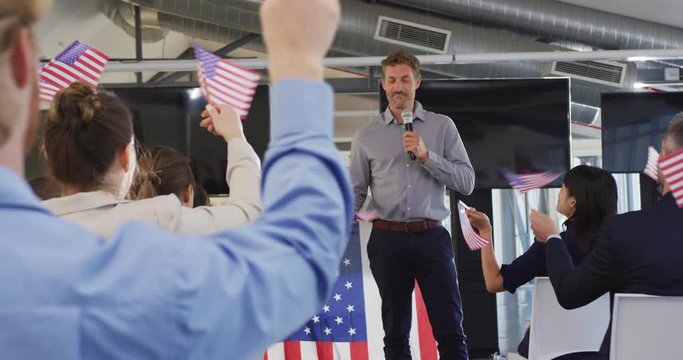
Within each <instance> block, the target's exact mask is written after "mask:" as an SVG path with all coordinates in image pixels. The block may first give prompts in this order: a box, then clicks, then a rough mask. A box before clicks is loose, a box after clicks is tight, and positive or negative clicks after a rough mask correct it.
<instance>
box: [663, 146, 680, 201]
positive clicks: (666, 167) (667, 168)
mask: <svg viewBox="0 0 683 360" xmlns="http://www.w3.org/2000/svg"><path fill="white" fill-rule="evenodd" d="M659 168H660V169H661V170H662V174H663V175H664V179H665V180H666V183H667V184H668V185H669V189H670V190H671V193H672V194H673V196H674V199H676V204H678V207H679V208H683V150H680V151H677V152H675V153H673V154H669V155H666V156H662V157H661V158H660V159H659Z"/></svg>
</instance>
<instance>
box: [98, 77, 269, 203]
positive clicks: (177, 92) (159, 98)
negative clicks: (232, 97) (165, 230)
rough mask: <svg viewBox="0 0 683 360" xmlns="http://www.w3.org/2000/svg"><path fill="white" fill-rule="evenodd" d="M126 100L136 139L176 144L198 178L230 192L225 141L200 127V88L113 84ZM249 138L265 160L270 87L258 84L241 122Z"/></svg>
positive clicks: (210, 188)
mask: <svg viewBox="0 0 683 360" xmlns="http://www.w3.org/2000/svg"><path fill="white" fill-rule="evenodd" d="M109 90H111V91H113V92H115V93H116V94H117V95H118V96H119V97H121V99H122V100H123V101H124V102H125V103H126V104H127V105H128V107H129V108H130V111H131V113H132V115H133V125H134V128H135V135H136V137H137V138H138V141H139V142H140V143H142V144H143V145H144V146H145V147H152V146H155V145H163V146H169V147H172V148H175V149H176V150H178V151H180V152H181V153H182V154H184V155H186V156H187V157H188V158H190V160H191V161H192V166H193V172H194V175H195V178H196V180H197V181H198V182H199V183H200V184H201V185H202V186H203V187H204V189H206V191H207V193H208V194H210V195H216V194H227V193H229V189H228V187H227V183H226V182H225V170H226V162H227V147H226V144H225V141H224V140H223V139H222V138H221V137H219V136H215V135H213V134H210V133H208V132H207V131H206V129H204V128H201V127H200V126H199V121H200V119H201V116H200V114H201V112H202V111H203V109H204V107H205V106H206V101H205V100H204V98H203V97H202V96H201V92H200V90H199V88H196V87H161V88H145V87H140V88H111V89H109ZM242 124H243V126H244V133H245V136H246V138H247V141H249V143H250V144H251V145H252V147H253V148H254V150H255V151H256V153H257V154H258V155H259V157H261V159H263V155H264V153H265V151H266V149H267V147H268V141H269V139H270V110H269V101H268V86H267V85H262V86H259V87H258V88H257V89H256V95H255V97H254V100H253V102H252V104H251V110H250V111H249V116H248V117H247V118H246V119H244V121H243V123H242Z"/></svg>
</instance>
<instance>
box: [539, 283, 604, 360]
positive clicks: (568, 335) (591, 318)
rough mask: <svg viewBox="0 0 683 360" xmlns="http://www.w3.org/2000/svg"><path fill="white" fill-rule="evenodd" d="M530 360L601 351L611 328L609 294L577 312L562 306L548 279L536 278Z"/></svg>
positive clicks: (545, 359) (544, 359)
mask: <svg viewBox="0 0 683 360" xmlns="http://www.w3.org/2000/svg"><path fill="white" fill-rule="evenodd" d="M532 301H533V303H532V306H531V334H530V336H529V359H531V360H547V359H552V358H554V357H557V356H560V355H564V354H568V353H573V352H580V351H598V350H599V349H600V344H601V343H602V339H603V338H604V336H605V331H607V326H608V325H609V312H610V307H609V294H604V295H603V296H601V297H600V298H598V299H596V300H595V301H593V302H592V303H590V304H588V305H586V306H583V307H580V308H578V309H574V310H566V309H564V308H562V306H560V304H559V303H558V302H557V297H556V296H555V291H554V290H553V286H552V284H551V283H550V279H549V278H547V277H537V278H536V279H534V291H533V298H532Z"/></svg>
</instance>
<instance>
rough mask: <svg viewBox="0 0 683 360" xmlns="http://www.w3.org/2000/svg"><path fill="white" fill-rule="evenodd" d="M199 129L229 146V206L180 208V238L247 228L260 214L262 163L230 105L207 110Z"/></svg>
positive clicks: (226, 204) (178, 223)
mask: <svg viewBox="0 0 683 360" xmlns="http://www.w3.org/2000/svg"><path fill="white" fill-rule="evenodd" d="M202 115H203V116H205V118H204V119H203V120H202V121H201V122H200V124H199V125H200V126H201V127H204V128H207V130H208V131H210V132H212V133H214V134H215V135H218V136H221V137H223V139H224V140H225V142H226V143H227V144H228V166H227V170H226V173H225V176H226V181H227V183H228V186H230V198H229V199H228V201H227V203H225V204H222V205H217V206H202V207H197V208H194V209H189V208H186V207H181V208H180V212H181V214H180V217H179V218H178V221H177V223H176V226H175V231H176V232H178V233H180V234H209V233H212V232H216V231H219V230H224V229H228V228H234V227H237V226H240V225H246V224H248V223H250V222H252V221H254V219H255V218H256V217H257V216H258V215H259V214H260V212H261V209H262V208H261V196H260V192H261V188H260V184H261V161H260V160H259V158H258V156H257V155H256V152H254V149H253V148H252V147H251V145H249V143H248V142H247V140H246V138H245V136H244V131H243V129H242V121H241V120H240V118H239V115H238V114H237V112H236V111H235V109H234V108H233V107H231V106H229V105H218V106H217V107H215V108H214V107H213V106H207V109H206V110H205V111H204V112H203V113H202Z"/></svg>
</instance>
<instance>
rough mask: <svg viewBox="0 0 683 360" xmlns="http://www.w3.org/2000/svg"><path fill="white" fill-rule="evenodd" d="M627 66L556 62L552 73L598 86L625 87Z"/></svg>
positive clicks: (607, 62) (598, 62)
mask: <svg viewBox="0 0 683 360" xmlns="http://www.w3.org/2000/svg"><path fill="white" fill-rule="evenodd" d="M627 66H628V65H627V64H622V63H618V62H613V61H574V62H567V61H556V62H554V63H553V67H552V70H551V73H552V74H554V75H562V76H569V77H572V78H574V79H580V80H584V81H588V82H592V83H597V84H603V85H609V86H614V87H623V86H624V79H625V77H626V68H627Z"/></svg>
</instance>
